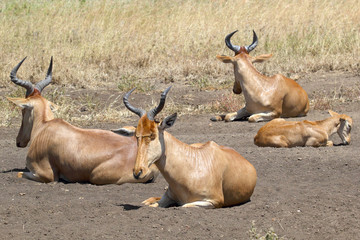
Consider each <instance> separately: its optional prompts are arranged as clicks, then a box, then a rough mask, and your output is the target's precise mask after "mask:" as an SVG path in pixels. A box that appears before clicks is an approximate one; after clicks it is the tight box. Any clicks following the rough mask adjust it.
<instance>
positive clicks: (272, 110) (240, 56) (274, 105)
mask: <svg viewBox="0 0 360 240" xmlns="http://www.w3.org/2000/svg"><path fill="white" fill-rule="evenodd" d="M235 32H237V31H235ZM235 32H232V33H230V34H229V35H227V36H226V38H225V43H226V45H227V46H228V47H229V48H230V49H231V50H232V51H234V52H235V56H234V57H229V56H219V55H218V56H216V57H217V59H219V60H220V61H222V62H224V63H232V64H233V66H234V74H235V82H234V87H233V92H234V93H235V94H240V93H241V92H243V93H244V97H245V107H243V108H242V109H240V110H239V111H238V112H233V113H228V114H226V115H220V116H216V117H212V118H211V120H212V121H221V120H225V121H227V122H229V121H234V120H240V119H243V118H246V117H249V119H248V120H249V122H260V121H269V120H271V119H274V118H278V117H298V116H305V115H306V114H307V112H308V111H309V99H308V95H307V93H306V92H305V90H304V89H303V88H302V87H301V86H300V85H299V84H298V83H297V82H295V81H294V80H292V79H290V78H287V77H284V76H283V75H280V74H276V75H274V76H272V77H268V76H265V75H263V74H261V73H260V72H258V71H257V70H256V69H255V67H254V66H253V63H254V62H262V61H264V60H266V59H268V58H270V57H271V56H272V55H271V54H265V55H260V56H257V57H251V56H250V55H249V52H250V51H252V50H253V49H254V48H255V47H256V46H257V43H258V38H257V36H256V33H255V31H254V32H253V33H254V37H253V43H252V44H251V45H249V46H242V47H240V46H237V45H233V44H231V42H230V38H231V37H232V35H234V33H235Z"/></svg>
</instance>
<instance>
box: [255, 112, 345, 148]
mask: <svg viewBox="0 0 360 240" xmlns="http://www.w3.org/2000/svg"><path fill="white" fill-rule="evenodd" d="M329 113H330V115H331V117H329V118H327V119H324V120H321V121H308V120H304V121H285V119H282V118H278V119H274V120H272V121H270V122H268V123H267V124H265V125H264V126H263V127H261V128H260V129H259V131H258V133H257V134H256V136H255V138H254V143H255V144H256V145H257V146H259V147H305V146H312V147H320V146H333V142H332V141H329V138H330V136H331V135H333V134H334V133H336V132H337V133H338V135H339V137H340V138H341V140H342V143H343V144H344V145H348V144H349V143H350V139H351V135H350V131H351V126H352V118H351V117H349V116H347V115H345V114H338V113H336V112H334V111H331V110H329Z"/></svg>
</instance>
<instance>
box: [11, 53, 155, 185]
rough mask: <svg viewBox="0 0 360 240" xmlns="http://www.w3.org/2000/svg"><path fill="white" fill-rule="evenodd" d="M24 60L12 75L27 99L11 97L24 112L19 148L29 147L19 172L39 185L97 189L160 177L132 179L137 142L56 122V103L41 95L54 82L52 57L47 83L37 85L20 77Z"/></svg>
mask: <svg viewBox="0 0 360 240" xmlns="http://www.w3.org/2000/svg"><path fill="white" fill-rule="evenodd" d="M25 59H26V58H24V59H23V60H22V61H21V62H20V63H19V64H18V65H17V66H16V67H15V68H14V69H13V70H12V71H11V74H10V78H11V81H12V82H14V83H15V84H17V85H19V86H22V87H24V88H25V89H26V90H27V91H26V97H25V98H8V99H9V100H10V101H12V102H13V103H15V104H16V105H18V106H20V107H21V108H22V124H21V127H20V131H19V134H18V136H17V138H16V145H17V146H18V147H26V146H27V145H28V143H29V142H30V148H29V151H28V154H27V157H26V167H27V168H28V170H29V171H30V172H19V173H18V177H25V178H28V179H31V180H34V181H39V182H52V181H57V180H59V178H61V179H64V180H66V181H68V182H90V183H93V184H122V183H127V182H147V181H152V180H153V179H154V178H155V177H156V176H157V174H158V170H157V169H156V168H155V167H154V168H152V169H151V170H150V173H149V175H148V176H147V177H146V178H144V179H134V177H133V172H132V169H133V167H134V164H135V160H136V152H137V145H136V139H135V138H134V137H124V136H119V135H117V134H115V133H113V132H111V131H105V130H97V129H81V128H78V127H74V126H72V125H70V124H69V123H67V122H65V121H64V120H62V119H54V115H53V113H52V111H51V109H50V106H51V105H52V103H51V102H50V101H48V100H46V99H45V98H43V97H42V96H41V92H42V90H43V89H44V88H45V87H46V86H47V85H48V84H50V82H51V78H52V63H53V61H52V58H51V61H50V66H49V69H48V72H47V75H46V78H45V79H44V80H42V81H41V82H39V83H37V84H36V85H35V86H33V85H32V83H31V82H29V81H23V80H20V79H18V78H17V77H16V73H17V71H18V69H19V67H20V66H21V64H22V63H23V62H24V60H25Z"/></svg>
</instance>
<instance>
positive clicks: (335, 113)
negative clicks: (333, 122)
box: [328, 110, 339, 117]
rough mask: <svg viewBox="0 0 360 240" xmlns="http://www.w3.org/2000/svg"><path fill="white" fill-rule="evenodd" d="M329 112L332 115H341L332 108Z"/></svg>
mask: <svg viewBox="0 0 360 240" xmlns="http://www.w3.org/2000/svg"><path fill="white" fill-rule="evenodd" d="M328 112H329V114H330V115H331V116H332V117H334V116H337V115H339V114H338V113H337V112H334V111H332V110H329V111H328Z"/></svg>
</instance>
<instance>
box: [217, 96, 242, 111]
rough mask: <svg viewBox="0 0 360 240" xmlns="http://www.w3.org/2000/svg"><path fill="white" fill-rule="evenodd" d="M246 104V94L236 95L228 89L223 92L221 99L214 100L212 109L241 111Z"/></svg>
mask: <svg viewBox="0 0 360 240" xmlns="http://www.w3.org/2000/svg"><path fill="white" fill-rule="evenodd" d="M244 105H245V98H244V95H242V94H241V95H236V94H234V93H233V92H231V91H228V92H227V93H225V94H223V95H222V96H221V97H220V99H219V100H216V101H215V102H213V104H212V109H213V111H214V112H218V113H230V112H237V111H239V110H240V108H242V107H244Z"/></svg>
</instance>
